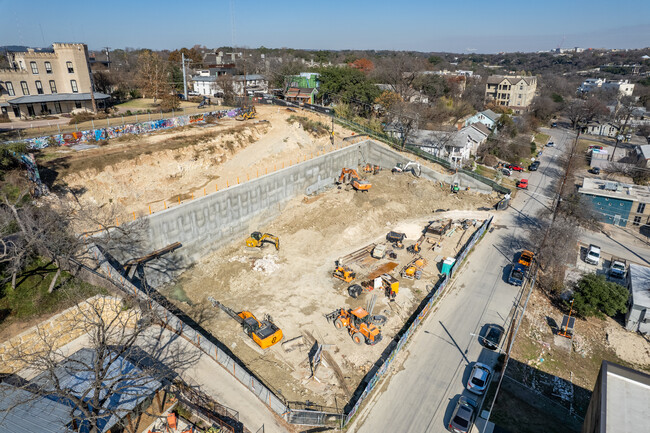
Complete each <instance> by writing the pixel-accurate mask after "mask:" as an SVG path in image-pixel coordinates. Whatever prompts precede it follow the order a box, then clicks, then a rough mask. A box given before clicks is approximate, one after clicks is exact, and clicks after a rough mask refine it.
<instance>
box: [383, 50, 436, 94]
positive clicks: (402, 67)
mask: <svg viewBox="0 0 650 433" xmlns="http://www.w3.org/2000/svg"><path fill="white" fill-rule="evenodd" d="M421 69H424V66H423V64H422V62H421V61H419V60H418V59H416V58H414V57H412V56H409V55H407V54H404V53H399V54H397V55H395V56H391V57H388V58H385V59H383V60H382V61H381V62H379V63H378V64H377V66H376V68H375V70H374V73H373V76H374V77H375V78H376V79H377V80H379V81H381V82H383V83H385V84H388V85H389V86H390V87H391V90H393V91H394V92H395V93H397V94H398V95H400V96H401V97H402V99H403V100H405V101H409V100H410V98H411V96H413V83H414V81H415V79H416V78H417V76H418V71H419V70H421Z"/></svg>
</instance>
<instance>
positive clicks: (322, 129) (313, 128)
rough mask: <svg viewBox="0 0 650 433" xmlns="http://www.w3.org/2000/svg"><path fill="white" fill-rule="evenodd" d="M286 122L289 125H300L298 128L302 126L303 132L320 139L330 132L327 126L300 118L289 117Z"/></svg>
mask: <svg viewBox="0 0 650 433" xmlns="http://www.w3.org/2000/svg"><path fill="white" fill-rule="evenodd" d="M287 122H289V123H291V124H294V123H298V124H300V126H302V128H303V129H304V130H305V131H307V132H309V133H310V134H312V135H315V136H316V137H322V136H323V135H327V134H329V132H330V130H329V128H328V127H327V125H325V124H323V123H321V122H318V121H314V120H311V119H308V118H306V117H302V116H294V115H291V116H289V118H288V119H287Z"/></svg>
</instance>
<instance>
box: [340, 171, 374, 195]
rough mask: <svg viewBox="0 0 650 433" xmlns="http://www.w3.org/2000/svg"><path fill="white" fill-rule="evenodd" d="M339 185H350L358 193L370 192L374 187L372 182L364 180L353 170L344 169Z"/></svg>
mask: <svg viewBox="0 0 650 433" xmlns="http://www.w3.org/2000/svg"><path fill="white" fill-rule="evenodd" d="M338 183H349V184H350V185H352V188H354V189H355V190H357V191H368V190H369V189H370V187H371V186H372V185H371V184H370V182H368V181H365V180H363V179H362V178H361V176H359V173H357V171H356V170H355V169H353V168H343V170H341V175H340V176H339V180H338Z"/></svg>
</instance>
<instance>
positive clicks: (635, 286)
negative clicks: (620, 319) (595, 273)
mask: <svg viewBox="0 0 650 433" xmlns="http://www.w3.org/2000/svg"><path fill="white" fill-rule="evenodd" d="M627 286H628V288H629V289H630V299H629V302H628V310H627V313H626V314H625V328H626V329H628V330H629V331H634V332H640V333H642V334H650V267H648V266H643V265H637V264H635V263H630V266H629V269H628V272H627Z"/></svg>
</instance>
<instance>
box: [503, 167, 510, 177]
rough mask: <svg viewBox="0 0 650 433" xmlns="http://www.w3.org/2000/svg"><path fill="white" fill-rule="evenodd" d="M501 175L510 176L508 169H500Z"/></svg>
mask: <svg viewBox="0 0 650 433" xmlns="http://www.w3.org/2000/svg"><path fill="white" fill-rule="evenodd" d="M501 173H503V175H504V176H510V175H511V174H512V172H511V171H510V169H509V168H502V169H501Z"/></svg>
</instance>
